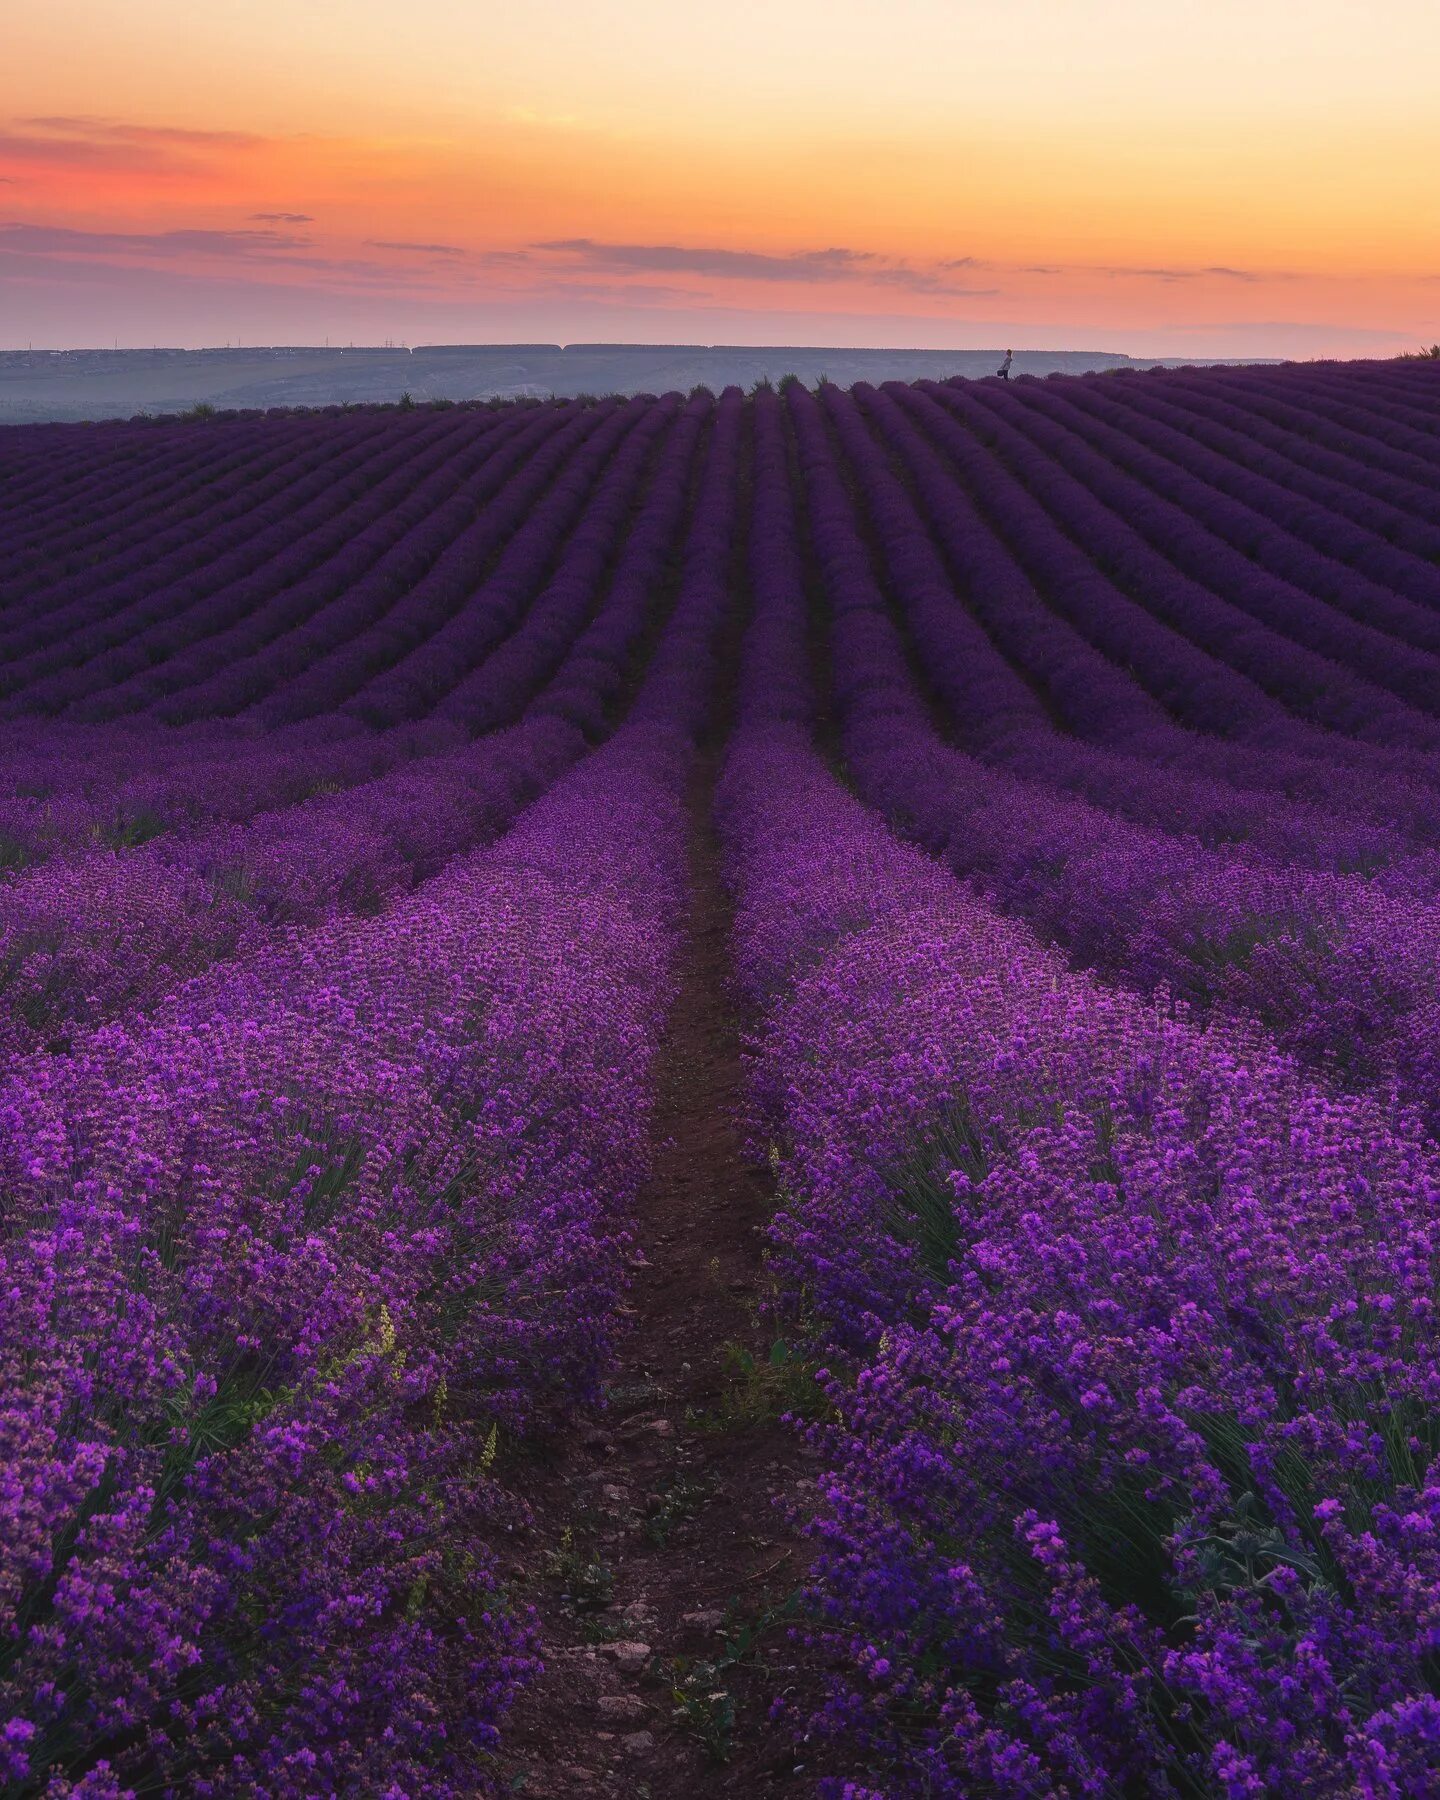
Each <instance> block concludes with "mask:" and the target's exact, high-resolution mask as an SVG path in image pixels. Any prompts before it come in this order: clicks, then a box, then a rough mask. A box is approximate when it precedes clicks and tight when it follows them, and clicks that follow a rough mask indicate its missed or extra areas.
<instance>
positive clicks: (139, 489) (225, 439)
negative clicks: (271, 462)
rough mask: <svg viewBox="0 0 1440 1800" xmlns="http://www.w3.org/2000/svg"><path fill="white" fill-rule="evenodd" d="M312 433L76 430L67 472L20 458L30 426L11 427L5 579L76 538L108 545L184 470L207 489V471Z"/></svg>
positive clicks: (221, 474)
mask: <svg viewBox="0 0 1440 1800" xmlns="http://www.w3.org/2000/svg"><path fill="white" fill-rule="evenodd" d="M332 429H333V427H332ZM305 435H307V434H303V433H293V432H278V433H277V432H275V431H273V430H269V431H266V430H264V429H258V428H255V427H248V428H244V429H242V430H240V431H238V432H226V433H224V434H223V435H217V434H216V433H213V432H200V431H187V432H186V433H185V435H184V436H183V437H180V438H171V439H168V440H167V439H163V438H156V437H155V436H153V435H149V434H133V435H132V436H131V437H130V438H129V441H128V442H127V440H126V435H125V433H124V431H123V429H116V428H107V429H106V430H105V431H103V432H98V433H97V432H95V431H94V430H91V429H85V430H83V431H79V430H72V433H71V440H70V441H71V442H72V443H73V444H74V445H75V446H76V447H77V453H76V455H75V457H74V459H73V461H72V463H71V464H70V465H69V467H68V468H67V470H66V472H65V473H64V474H63V475H62V474H60V473H58V472H52V470H51V465H50V464H47V463H46V462H45V461H43V460H42V461H41V462H40V463H39V464H38V465H37V466H36V467H35V468H34V469H33V470H32V469H31V468H30V467H29V466H28V464H25V463H22V462H19V459H18V458H15V457H14V452H15V450H16V449H18V447H19V443H20V442H22V441H23V437H24V434H23V430H21V429H19V428H17V429H16V430H15V431H10V430H7V432H6V434H5V439H4V443H5V445H6V446H7V448H8V449H9V450H10V453H11V457H12V459H13V461H12V468H11V474H12V477H13V479H12V480H11V481H9V482H8V483H7V484H6V487H5V490H4V492H5V514H4V519H3V525H0V532H3V538H0V544H3V547H4V549H5V550H6V552H7V557H6V575H5V579H6V580H7V581H8V580H9V579H10V577H11V575H12V574H13V575H16V576H19V575H21V574H22V572H23V571H25V570H26V569H27V568H29V567H30V566H32V565H33V564H35V563H37V562H38V563H39V564H40V565H41V566H42V570H43V569H44V568H46V567H48V566H49V565H50V563H51V560H52V557H55V558H60V559H65V558H66V557H67V553H68V552H69V550H70V547H71V544H72V542H73V544H74V545H75V548H76V550H77V552H78V553H80V554H82V555H83V553H84V551H85V549H86V548H87V547H92V548H93V546H94V545H96V544H97V543H98V544H101V545H103V543H104V538H105V534H106V529H107V527H108V525H109V524H110V522H111V521H112V520H113V519H116V518H117V517H118V518H120V519H121V520H122V522H123V523H125V524H129V523H130V522H131V518H130V516H131V514H132V512H140V513H141V514H142V515H143V513H144V512H148V511H149V510H151V509H153V507H154V505H155V499H154V497H155V496H156V495H167V496H168V494H169V493H171V492H172V491H173V488H174V484H175V480H176V477H177V475H178V476H179V477H180V478H181V479H188V478H189V477H191V476H192V475H193V476H194V477H198V478H199V481H200V491H201V493H203V484H204V478H205V475H206V472H207V471H209V472H212V473H213V474H214V475H215V476H216V477H217V478H219V479H220V480H221V481H222V483H223V481H224V479H225V478H226V477H227V475H231V474H233V473H237V472H243V470H244V468H245V467H246V465H248V464H252V463H253V462H254V461H255V460H256V459H260V460H262V461H263V460H264V459H266V458H268V457H271V456H273V455H274V454H275V453H276V451H277V450H279V451H281V452H282V453H283V452H284V451H285V450H286V448H287V444H288V445H291V446H293V445H295V444H297V443H301V442H303V439H304V436H305Z"/></svg>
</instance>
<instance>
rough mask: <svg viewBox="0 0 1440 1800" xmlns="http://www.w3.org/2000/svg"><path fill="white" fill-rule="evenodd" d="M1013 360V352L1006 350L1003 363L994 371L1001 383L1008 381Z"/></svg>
mask: <svg viewBox="0 0 1440 1800" xmlns="http://www.w3.org/2000/svg"><path fill="white" fill-rule="evenodd" d="M1014 360H1015V352H1014V351H1013V350H1007V351H1006V352H1005V360H1004V362H1003V363H1001V365H1000V367H999V368H998V369H997V370H996V371H995V373H996V374H997V375H998V376H999V377H1000V379H1001V380H1002V381H1008V380H1009V379H1010V364H1011V363H1012V362H1013V361H1014Z"/></svg>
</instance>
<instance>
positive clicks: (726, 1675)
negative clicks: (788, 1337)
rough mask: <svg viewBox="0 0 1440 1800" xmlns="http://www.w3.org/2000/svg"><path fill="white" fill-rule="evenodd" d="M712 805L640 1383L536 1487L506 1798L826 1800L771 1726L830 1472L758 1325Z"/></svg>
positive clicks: (687, 971)
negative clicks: (538, 1634) (796, 1424)
mask: <svg viewBox="0 0 1440 1800" xmlns="http://www.w3.org/2000/svg"><path fill="white" fill-rule="evenodd" d="M710 789H711V783H710V780H709V772H708V771H707V772H706V773H705V774H704V775H702V777H701V778H700V779H699V780H698V781H697V783H696V791H695V796H694V828H693V831H692V844H693V902H692V910H691V916H690V921H689V931H688V934H687V938H686V943H685V947H684V949H683V951H682V953H681V958H680V966H679V969H678V971H677V973H678V976H679V994H678V997H677V999H676V1002H675V1007H674V1011H673V1014H672V1017H671V1020H670V1026H669V1031H668V1038H667V1041H666V1043H665V1044H664V1046H663V1048H662V1051H661V1056H660V1062H659V1067H658V1068H657V1071H656V1076H657V1110H656V1114H655V1119H654V1130H655V1137H656V1155H655V1163H654V1168H653V1172H652V1175H651V1179H650V1181H649V1184H648V1185H647V1187H646V1189H645V1191H644V1193H643V1194H642V1195H641V1197H640V1201H639V1206H638V1209H637V1215H636V1219H635V1227H634V1235H635V1241H636V1244H637V1247H638V1248H637V1251H636V1264H637V1266H636V1268H635V1272H634V1282H633V1287H632V1290H631V1294H630V1301H629V1306H630V1311H631V1316H630V1319H629V1324H630V1330H629V1333H628V1336H627V1340H626V1342H625V1344H624V1346H623V1350H622V1365H621V1367H620V1368H619V1369H618V1370H617V1372H616V1374H615V1377H614V1379H613V1380H612V1382H611V1383H610V1388H609V1400H608V1405H607V1407H606V1408H605V1410H604V1411H603V1412H601V1413H599V1414H597V1416H596V1417H595V1419H594V1420H593V1421H592V1422H591V1423H590V1424H589V1425H588V1426H582V1427H581V1429H580V1430H579V1431H571V1432H569V1433H566V1434H564V1435H562V1436H560V1437H558V1438H557V1439H556V1440H555V1441H554V1442H553V1443H552V1444H551V1445H549V1446H548V1448H547V1451H546V1454H545V1458H544V1461H543V1464H542V1465H541V1466H539V1467H537V1468H536V1469H535V1470H534V1471H533V1473H532V1476H531V1479H530V1481H529V1482H527V1483H526V1486H527V1488H528V1490H529V1491H528V1492H527V1494H526V1498H527V1500H528V1501H529V1503H530V1505H531V1507H532V1510H533V1512H534V1514H535V1525H534V1529H533V1531H532V1532H530V1533H527V1536H528V1537H529V1540H530V1549H529V1551H528V1552H527V1562H529V1563H532V1564H533V1569H532V1574H533V1576H534V1579H535V1584H536V1589H537V1593H536V1604H537V1606H538V1609H539V1611H540V1616H541V1624H542V1634H543V1639H544V1652H543V1654H544V1660H545V1665H546V1673H545V1675H544V1676H543V1677H542V1678H541V1679H540V1680H539V1681H538V1682H537V1683H536V1684H535V1685H534V1686H533V1687H532V1688H531V1689H530V1690H529V1692H528V1693H527V1694H526V1695H525V1696H524V1698H523V1699H522V1700H521V1702H520V1703H519V1705H518V1706H517V1707H516V1709H515V1711H514V1713H512V1715H511V1717H510V1719H509V1721H508V1724H507V1726H506V1728H505V1733H504V1736H505V1755H504V1759H503V1773H502V1779H501V1786H502V1789H503V1788H505V1787H506V1786H507V1784H508V1785H509V1786H510V1788H511V1789H512V1791H514V1792H517V1793H521V1794H524V1795H525V1796H527V1800H571V1797H572V1796H581V1795H585V1796H592V1797H594V1796H601V1795H615V1796H619V1795H623V1796H626V1797H627V1800H647V1797H648V1800H668V1797H669V1796H673V1795H684V1796H685V1797H686V1800H704V1797H706V1796H711V1795H717V1796H718V1795H727V1796H734V1795H743V1796H745V1800H765V1797H766V1796H771V1795H775V1796H782V1795H783V1796H785V1800H805V1797H806V1796H809V1795H811V1794H813V1792H814V1774H815V1769H814V1764H813V1760H812V1758H811V1756H810V1753H809V1747H808V1746H806V1745H805V1744H804V1743H799V1742H797V1741H796V1736H795V1731H794V1728H793V1726H792V1723H791V1719H792V1716H795V1715H794V1714H792V1709H791V1707H790V1705H788V1704H784V1705H782V1709H781V1711H780V1713H779V1716H778V1717H776V1718H773V1719H772V1718H771V1717H770V1710H771V1706H772V1702H773V1701H774V1700H775V1699H776V1697H777V1696H779V1697H781V1698H782V1701H784V1702H789V1701H794V1700H797V1699H799V1697H800V1696H801V1694H802V1693H808V1692H809V1691H810V1690H811V1689H813V1686H814V1683H815V1680H816V1676H815V1673H814V1671H813V1669H808V1668H807V1667H806V1664H805V1656H804V1651H803V1648H802V1647H801V1646H800V1645H799V1644H797V1643H796V1642H795V1641H794V1640H793V1638H792V1636H791V1628H790V1624H789V1619H790V1616H791V1612H792V1611H793V1599H794V1596H795V1593H796V1590H797V1589H798V1588H799V1585H800V1583H801V1580H802V1578H803V1576H804V1572H805V1564H806V1556H807V1552H808V1546H807V1545H806V1544H805V1543H804V1541H803V1540H802V1539H800V1538H799V1537H798V1536H797V1535H796V1533H795V1532H794V1530H793V1529H792V1528H791V1526H790V1523H789V1517H788V1511H787V1502H793V1501H795V1500H797V1499H799V1498H801V1497H802V1496H803V1495H804V1493H805V1490H806V1488H807V1486H808V1485H811V1484H813V1480H814V1472H815V1464H814V1462H813V1461H812V1459H811V1458H810V1456H809V1453H808V1452H807V1451H806V1449H805V1447H804V1445H803V1443H802V1442H801V1441H800V1440H799V1438H798V1436H797V1435H796V1434H795V1433H793V1432H792V1431H791V1430H790V1429H789V1428H788V1427H786V1426H784V1425H782V1424H781V1422H780V1413H781V1412H782V1411H783V1410H784V1408H785V1406H786V1404H787V1402H788V1400H789V1399H790V1398H791V1397H792V1396H793V1394H794V1392H795V1391H796V1390H797V1389H798V1388H801V1387H803V1385H804V1379H803V1377H802V1376H799V1375H798V1374H795V1373H793V1372H792V1371H791V1370H790V1369H789V1367H788V1365H787V1364H786V1363H785V1362H784V1357H785V1355H786V1352H785V1351H784V1350H783V1349H779V1350H777V1349H776V1331H777V1328H776V1327H775V1326H774V1324H773V1322H771V1321H769V1320H767V1319H765V1318H764V1317H763V1316H761V1314H760V1307H761V1303H762V1301H763V1298H764V1283H765V1274H764V1267H763V1261H762V1250H763V1243H764V1239H763V1232H764V1228H765V1224H766V1221H767V1220H768V1218H769V1216H770V1212H771V1208H772V1206H773V1203H774V1194H773V1190H772V1188H771V1184H770V1182H769V1180H768V1178H767V1177H766V1175H765V1174H764V1173H763V1172H762V1171H761V1170H760V1169H758V1168H757V1167H756V1166H755V1164H754V1163H753V1162H752V1161H751V1160H750V1159H749V1157H748V1156H747V1155H746V1151H745V1146H744V1142H743V1126H742V1123H741V1117H740V1108H741V1104H742V1100H743V1091H744V1090H743V1083H744V1074H743V1068H742V1064H741V1056H740V1041H739V1034H738V1030H737V1027H736V1024H735V1021H734V1019H733V1017H732V1013H731V1010H730V1002H729V996H728V994H727V991H726V979H727V972H728V933H729V904H728V897H727V895H726V894H725V891H724V889H723V887H722V885H721V882H720V879H719V872H718V853H717V849H716V845H715V843H714V839H713V836H712V833H711V829H710V823H709V799H710ZM796 1711H797V1712H798V1709H796Z"/></svg>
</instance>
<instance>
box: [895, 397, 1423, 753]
mask: <svg viewBox="0 0 1440 1800" xmlns="http://www.w3.org/2000/svg"><path fill="white" fill-rule="evenodd" d="M886 391H887V392H890V393H892V394H893V395H894V397H895V399H896V400H897V401H898V402H899V403H900V404H901V405H903V406H904V407H905V408H906V409H907V410H908V411H909V412H910V413H911V416H912V417H913V418H915V420H916V421H917V423H919V424H920V425H921V426H922V428H924V429H925V430H926V432H927V434H929V435H930V436H932V437H933V438H934V440H935V442H936V443H937V445H938V446H939V447H940V448H941V450H943V451H944V453H945V454H946V456H947V457H948V458H949V459H950V460H951V462H952V464H953V465H954V467H955V469H956V471H957V473H958V474H959V475H960V476H961V477H962V478H963V480H964V482H965V485H966V486H967V487H969V488H970V490H971V492H972V493H973V494H974V496H975V498H976V500H977V502H978V503H979V505H980V506H981V507H982V509H983V511H984V513H985V516H986V517H987V519H988V520H989V521H990V522H991V524H992V525H993V526H994V528H995V529H996V531H997V532H998V533H999V534H1000V535H1001V536H1002V537H1003V539H1004V541H1005V542H1006V543H1007V545H1008V546H1009V548H1010V549H1011V550H1012V552H1013V553H1014V554H1015V556H1016V557H1017V559H1018V560H1019V561H1020V562H1021V563H1022V564H1023V565H1024V566H1025V567H1026V568H1027V569H1028V570H1029V571H1030V572H1031V573H1032V575H1033V577H1034V579H1035V581H1036V583H1037V585H1038V586H1039V587H1040V588H1041V589H1042V591H1043V592H1044V594H1045V597H1046V599H1047V601H1049V602H1050V604H1052V605H1053V606H1055V607H1056V608H1057V609H1058V610H1060V611H1061V612H1062V614H1063V615H1064V616H1066V617H1068V618H1071V619H1072V620H1073V621H1074V622H1075V623H1077V624H1078V625H1079V626H1080V628H1081V629H1082V630H1083V631H1084V632H1085V635H1086V636H1087V637H1089V638H1090V639H1091V640H1092V642H1094V643H1096V644H1097V646H1098V647H1099V648H1100V649H1102V650H1103V651H1104V652H1105V653H1106V655H1107V656H1109V657H1110V658H1111V659H1112V660H1113V661H1115V662H1118V663H1120V664H1121V665H1122V666H1126V667H1129V668H1131V669H1133V670H1134V672H1135V674H1136V676H1137V678H1138V679H1140V680H1141V681H1142V682H1143V683H1144V684H1145V686H1146V687H1148V688H1150V690H1151V691H1152V692H1154V693H1155V694H1156V696H1157V698H1160V699H1161V700H1163V702H1164V703H1165V705H1166V707H1167V709H1168V710H1170V711H1171V712H1173V713H1175V714H1176V716H1177V717H1179V718H1181V719H1183V720H1184V721H1185V722H1186V723H1187V724H1191V725H1193V726H1195V728H1196V729H1198V730H1201V731H1213V732H1221V733H1225V734H1227V735H1235V736H1240V737H1245V738H1249V739H1252V740H1255V741H1269V742H1278V743H1279V744H1281V745H1282V746H1285V747H1294V746H1295V745H1296V744H1297V742H1298V744H1299V745H1300V747H1302V748H1306V747H1309V746H1312V745H1314V744H1316V743H1317V742H1323V743H1326V746H1327V748H1326V754H1327V756H1328V755H1329V754H1331V748H1332V746H1333V752H1334V754H1335V755H1336V757H1337V758H1339V759H1351V758H1353V759H1354V760H1355V761H1356V762H1357V763H1358V764H1359V765H1360V766H1371V767H1382V768H1393V769H1396V770H1398V771H1402V772H1403V771H1407V770H1408V771H1410V772H1412V773H1414V774H1416V775H1418V776H1420V777H1421V778H1422V779H1423V778H1424V777H1425V776H1426V774H1427V773H1428V772H1431V764H1430V761H1429V759H1428V757H1415V756H1413V755H1411V754H1407V753H1408V752H1413V751H1414V750H1417V749H1419V750H1429V749H1431V748H1432V747H1433V746H1435V745H1437V744H1440V739H1437V738H1436V734H1435V722H1434V721H1433V720H1431V719H1429V718H1427V717H1426V716H1425V715H1424V714H1422V713H1419V712H1417V711H1415V710H1414V709H1412V708H1409V707H1407V706H1405V705H1404V704H1403V703H1402V702H1401V701H1400V700H1399V699H1397V698H1395V697H1392V696H1391V695H1389V694H1387V693H1385V692H1384V691H1383V690H1381V689H1379V688H1377V687H1376V686H1374V685H1373V684H1372V683H1370V682H1366V681H1363V680H1361V679H1360V678H1358V677H1357V676H1355V675H1354V674H1353V673H1352V672H1351V671H1350V670H1349V669H1347V668H1345V667H1344V666H1343V665H1341V664H1339V663H1337V662H1334V661H1333V660H1331V659H1329V658H1327V657H1322V656H1319V655H1318V654H1316V653H1315V652H1314V651H1312V650H1309V649H1307V648H1305V647H1303V646H1300V645H1297V644H1295V643H1293V642H1291V641H1290V640H1289V639H1287V638H1285V637H1283V636H1281V635H1280V634H1279V633H1278V632H1276V631H1273V630H1271V629H1270V628H1268V627H1267V626H1265V625H1263V624H1261V623H1260V622H1258V621H1257V620H1255V619H1253V618H1252V617H1250V616H1249V615H1248V614H1247V613H1246V612H1245V611H1244V610H1243V609H1242V608H1240V607H1239V606H1235V605H1232V604H1231V603H1230V602H1229V601H1227V600H1225V599H1223V598H1222V597H1221V596H1219V595H1217V594H1215V593H1214V592H1213V591H1212V590H1210V589H1209V588H1207V587H1205V586H1203V585H1202V584H1201V583H1199V582H1196V581H1193V580H1191V579H1189V578H1188V577H1186V576H1185V575H1183V574H1182V573H1181V572H1180V571H1179V570H1177V569H1176V568H1175V566H1174V564H1172V563H1171V562H1170V561H1169V560H1168V559H1167V558H1166V557H1164V556H1162V555H1160V554H1159V552H1158V551H1156V550H1155V549H1154V548H1153V547H1152V546H1151V545H1150V544H1149V543H1148V542H1147V541H1146V540H1145V539H1144V538H1143V537H1142V536H1141V535H1140V533H1138V532H1137V531H1135V530H1133V529H1132V528H1131V527H1130V526H1129V525H1128V524H1127V523H1126V522H1125V521H1124V520H1123V519H1121V518H1120V517H1119V516H1118V515H1116V514H1115V513H1113V512H1112V511H1110V509H1109V508H1107V507H1105V506H1103V505H1102V504H1101V503H1100V502H1099V501H1098V500H1096V498H1095V497H1094V495H1093V494H1091V493H1090V492H1089V491H1088V490H1087V489H1086V488H1085V487H1084V486H1083V484H1082V483H1080V482H1079V481H1077V480H1076V479H1075V478H1074V477H1073V476H1072V475H1070V474H1069V473H1067V471H1066V470H1065V469H1063V468H1062V467H1061V466H1060V465H1058V464H1057V463H1056V462H1054V461H1053V459H1051V458H1050V457H1049V456H1047V455H1046V454H1045V453H1044V452H1042V451H1041V450H1039V449H1037V448H1036V446H1034V445H1032V444H1031V443H1030V442H1029V440H1028V439H1026V438H1024V437H1021V436H1020V435H1019V434H1018V433H1014V432H1011V431H1009V429H1008V428H1007V427H1006V426H1005V425H1004V424H1003V422H1001V421H999V420H997V419H996V418H995V417H994V415H993V414H991V413H989V412H988V410H986V409H979V410H978V411H977V409H976V408H975V407H974V403H973V402H970V401H969V400H967V399H966V398H965V397H963V396H959V395H957V394H956V393H955V392H954V390H952V389H948V388H940V387H935V386H933V384H929V383H921V384H917V386H916V387H914V388H905V387H901V386H899V385H898V384H896V385H889V386H887V390H886ZM962 420H963V421H965V424H964V425H962ZM971 423H974V424H976V425H978V427H979V433H981V434H983V436H982V435H980V434H977V432H975V431H972V430H970V429H966V428H965V426H966V425H969V424H971ZM987 440H988V441H987ZM1002 441H1003V444H1004V449H1005V456H1004V459H1003V460H1002V459H1001V457H1000V456H999V455H997V454H996V451H995V449H994V447H993V446H994V445H996V444H999V443H1000V442H1002ZM1307 725H1308V726H1312V727H1315V726H1318V727H1323V728H1325V729H1326V730H1328V731H1330V732H1332V733H1338V734H1340V736H1339V737H1332V738H1331V739H1329V740H1326V739H1317V738H1316V736H1315V735H1314V734H1313V733H1307V732H1306V729H1305V728H1306V726H1307ZM1344 737H1349V738H1351V739H1352V740H1353V742H1352V744H1351V745H1349V746H1347V745H1345V744H1344V742H1343V741H1342V740H1343V738H1344Z"/></svg>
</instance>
